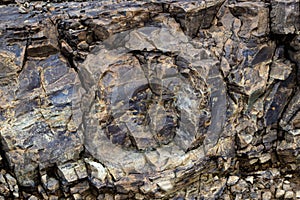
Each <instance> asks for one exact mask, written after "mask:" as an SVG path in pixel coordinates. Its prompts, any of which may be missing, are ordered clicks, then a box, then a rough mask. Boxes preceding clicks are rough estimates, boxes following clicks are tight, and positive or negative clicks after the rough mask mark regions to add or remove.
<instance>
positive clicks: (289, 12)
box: [270, 0, 300, 34]
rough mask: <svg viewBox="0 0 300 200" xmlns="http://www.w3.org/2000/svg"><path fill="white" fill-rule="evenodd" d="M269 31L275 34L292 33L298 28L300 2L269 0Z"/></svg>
mask: <svg viewBox="0 0 300 200" xmlns="http://www.w3.org/2000/svg"><path fill="white" fill-rule="evenodd" d="M270 15H271V16H270V20H271V31H272V32H273V33H275V34H294V33H298V31H299V30H300V22H299V20H300V18H299V16H300V2H299V1H297V0H288V1H283V0H271V14H270Z"/></svg>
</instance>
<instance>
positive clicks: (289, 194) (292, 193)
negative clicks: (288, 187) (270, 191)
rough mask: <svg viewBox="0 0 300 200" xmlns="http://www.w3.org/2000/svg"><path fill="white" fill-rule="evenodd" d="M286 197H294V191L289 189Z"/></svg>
mask: <svg viewBox="0 0 300 200" xmlns="http://www.w3.org/2000/svg"><path fill="white" fill-rule="evenodd" d="M284 198H285V199H293V198H294V192H293V191H287V192H286V193H285V195H284Z"/></svg>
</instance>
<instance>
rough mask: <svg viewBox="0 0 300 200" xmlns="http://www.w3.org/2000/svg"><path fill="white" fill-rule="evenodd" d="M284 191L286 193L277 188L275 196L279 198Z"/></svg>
mask: <svg viewBox="0 0 300 200" xmlns="http://www.w3.org/2000/svg"><path fill="white" fill-rule="evenodd" d="M284 193H285V191H284V190H281V189H277V190H276V194H275V197H276V198H277V199H278V198H280V197H282V196H283V195H284Z"/></svg>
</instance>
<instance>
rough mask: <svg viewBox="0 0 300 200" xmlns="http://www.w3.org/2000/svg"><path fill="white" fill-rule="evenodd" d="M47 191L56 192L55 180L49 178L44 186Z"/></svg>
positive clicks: (56, 181)
mask: <svg viewBox="0 0 300 200" xmlns="http://www.w3.org/2000/svg"><path fill="white" fill-rule="evenodd" d="M46 187H47V189H48V190H50V191H56V190H58V189H59V181H58V180H56V179H55V178H52V177H51V178H49V180H48V181H47V185H46Z"/></svg>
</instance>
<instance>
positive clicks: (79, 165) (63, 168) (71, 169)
mask: <svg viewBox="0 0 300 200" xmlns="http://www.w3.org/2000/svg"><path fill="white" fill-rule="evenodd" d="M58 169H59V170H58V172H59V175H60V176H61V177H62V178H64V179H65V180H66V181H67V182H68V183H72V182H74V181H76V180H79V179H83V178H86V177H87V176H88V175H87V171H86V167H85V164H84V162H82V161H81V160H80V161H78V162H73V163H66V164H63V165H60V166H58Z"/></svg>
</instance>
